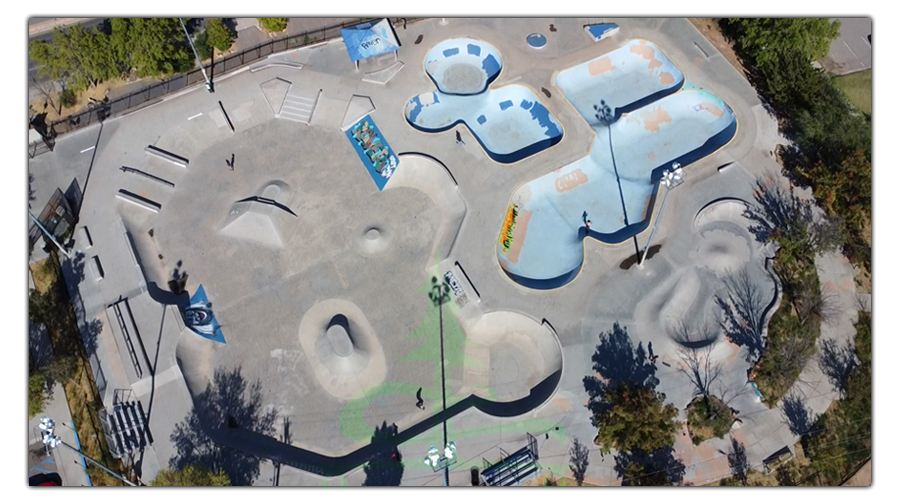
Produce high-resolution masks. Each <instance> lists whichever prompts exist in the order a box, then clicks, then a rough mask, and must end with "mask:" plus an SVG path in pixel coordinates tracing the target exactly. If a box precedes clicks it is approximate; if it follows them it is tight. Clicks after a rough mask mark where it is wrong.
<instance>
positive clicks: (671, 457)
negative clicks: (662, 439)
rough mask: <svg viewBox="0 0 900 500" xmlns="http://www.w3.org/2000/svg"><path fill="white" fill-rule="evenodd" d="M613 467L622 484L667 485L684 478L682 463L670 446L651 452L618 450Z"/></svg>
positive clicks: (679, 481)
mask: <svg viewBox="0 0 900 500" xmlns="http://www.w3.org/2000/svg"><path fill="white" fill-rule="evenodd" d="M615 469H616V472H617V473H618V474H619V477H621V478H622V486H668V485H671V484H680V483H681V481H682V479H683V478H684V463H682V462H681V461H680V460H678V459H677V458H675V450H674V449H672V447H670V446H666V447H663V448H660V449H657V450H653V451H652V452H646V451H643V450H639V449H635V450H629V451H620V452H619V453H618V454H617V455H616V466H615Z"/></svg>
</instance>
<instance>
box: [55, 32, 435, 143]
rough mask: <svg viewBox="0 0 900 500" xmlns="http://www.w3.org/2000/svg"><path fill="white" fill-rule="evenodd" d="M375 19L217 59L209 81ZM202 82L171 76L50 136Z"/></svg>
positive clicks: (61, 123) (77, 117) (73, 118)
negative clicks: (273, 55)
mask: <svg viewBox="0 0 900 500" xmlns="http://www.w3.org/2000/svg"><path fill="white" fill-rule="evenodd" d="M377 19H381V18H362V19H356V20H353V21H346V22H342V23H340V24H334V25H331V26H326V27H323V28H320V29H315V30H308V31H304V32H303V33H299V34H296V35H289V36H284V37H281V38H273V39H271V40H269V41H268V42H264V43H261V44H259V45H257V46H255V47H251V48H249V49H246V50H243V51H241V52H238V53H236V54H231V55H228V56H225V57H224V58H221V59H216V60H215V61H213V62H212V63H211V64H209V65H207V66H206V69H207V70H208V71H209V75H210V78H212V79H213V80H215V77H216V76H221V75H224V74H227V73H230V72H232V71H235V70H237V69H239V68H242V67H244V66H247V65H248V64H251V63H254V62H257V61H259V60H261V59H264V58H265V57H268V56H270V55H272V54H276V53H278V52H284V51H287V50H291V49H296V48H300V47H305V46H307V45H313V44H316V43H320V42H323V41H326V40H331V39H334V38H337V37H339V36H340V35H341V29H343V28H347V27H349V26H356V25H357V24H361V23H365V22H369V21H374V20H377ZM399 19H400V18H392V19H391V21H392V23H393V24H397V23H398V22H401V21H400V20H399ZM419 19H420V18H407V22H409V21H415V20H419ZM201 83H205V79H204V78H203V74H202V72H201V71H200V68H199V67H197V68H194V69H192V70H191V71H188V72H187V73H182V74H178V75H174V76H171V77H169V78H167V79H165V80H163V81H161V82H159V83H155V84H152V85H149V86H147V87H144V88H142V89H140V90H137V91H134V92H131V93H130V94H127V95H124V96H122V97H119V98H116V99H113V100H110V101H109V102H105V103H102V104H100V105H96V106H94V107H92V108H89V109H87V110H84V111H82V112H80V113H76V114H73V115H70V116H68V117H66V118H63V119H60V120H57V121H55V122H53V123H51V124H50V125H49V127H48V128H49V132H50V133H49V135H50V136H51V137H57V136H58V135H60V134H65V133H67V132H71V131H73V130H77V129H79V128H82V127H86V126H88V125H91V124H94V123H99V122H101V121H103V120H105V119H106V118H109V117H112V116H117V115H119V114H121V113H123V112H125V111H129V110H136V109H140V108H141V107H144V106H147V105H149V104H153V103H155V102H158V101H160V100H162V98H163V97H164V96H166V95H168V94H171V93H173V92H177V91H179V90H182V89H185V88H188V87H192V86H194V85H197V84H201Z"/></svg>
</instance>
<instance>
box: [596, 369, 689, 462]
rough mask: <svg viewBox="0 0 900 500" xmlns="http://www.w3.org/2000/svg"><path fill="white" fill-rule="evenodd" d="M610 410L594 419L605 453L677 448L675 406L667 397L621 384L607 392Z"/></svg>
mask: <svg viewBox="0 0 900 500" xmlns="http://www.w3.org/2000/svg"><path fill="white" fill-rule="evenodd" d="M603 399H604V402H605V403H606V404H607V405H608V406H609V407H610V410H609V411H607V412H605V413H603V414H601V415H597V416H596V417H595V421H596V423H597V427H598V432H597V440H598V441H599V443H598V444H599V445H600V446H601V449H602V450H603V452H604V453H608V452H609V451H610V450H611V449H613V448H615V449H617V450H641V451H644V452H647V453H650V452H652V451H653V450H657V449H660V448H665V447H669V446H672V445H673V444H675V430H676V428H677V425H676V424H675V417H677V416H678V409H677V408H675V405H673V404H671V403H669V404H665V400H666V396H665V394H659V393H656V392H655V391H654V390H652V389H650V388H649V387H646V386H643V385H634V384H630V383H624V384H619V385H618V386H616V387H615V388H614V389H613V390H609V391H606V393H605V394H604V398H603Z"/></svg>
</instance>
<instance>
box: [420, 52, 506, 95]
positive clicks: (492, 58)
mask: <svg viewBox="0 0 900 500" xmlns="http://www.w3.org/2000/svg"><path fill="white" fill-rule="evenodd" d="M502 68H503V63H502V59H501V58H500V52H498V51H497V49H495V48H494V46H493V45H491V44H489V43H486V42H482V41H481V40H475V39H472V38H454V39H451V40H444V41H443V42H441V43H439V44H437V45H435V46H434V47H433V48H432V49H431V50H430V51H429V52H428V54H427V55H426V56H425V73H426V74H427V75H428V77H429V78H431V81H433V82H434V84H435V86H437V88H438V90H440V91H441V93H443V94H448V95H452V94H456V95H472V94H480V93H482V92H484V91H485V90H487V88H488V86H489V85H490V84H491V82H493V81H494V80H495V79H496V78H497V76H498V75H499V74H500V71H501V69H502Z"/></svg>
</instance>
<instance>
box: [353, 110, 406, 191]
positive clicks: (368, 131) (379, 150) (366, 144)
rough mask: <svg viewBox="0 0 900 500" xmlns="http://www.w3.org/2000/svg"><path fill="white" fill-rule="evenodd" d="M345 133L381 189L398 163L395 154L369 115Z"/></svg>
mask: <svg viewBox="0 0 900 500" xmlns="http://www.w3.org/2000/svg"><path fill="white" fill-rule="evenodd" d="M345 133H346V134H347V138H348V139H350V143H351V144H353V149H355V150H356V154H357V155H359V159H360V160H361V161H362V162H363V165H365V166H366V170H368V171H369V175H371V176H372V180H374V181H375V185H376V186H378V190H379V191H380V190H383V189H384V186H385V185H386V184H387V182H388V180H389V179H390V178H391V176H392V175H394V170H396V168H397V165H398V164H399V160H398V159H397V155H395V154H394V152H393V151H392V150H391V147H390V146H388V143H387V141H385V140H384V139H383V138H382V136H381V132H380V131H379V130H378V127H377V126H375V122H374V121H373V120H372V118H371V117H369V116H364V117H363V118H362V119H360V120H359V121H358V122H356V124H355V125H353V126H352V127H350V129H349V130H347V132H345Z"/></svg>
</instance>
